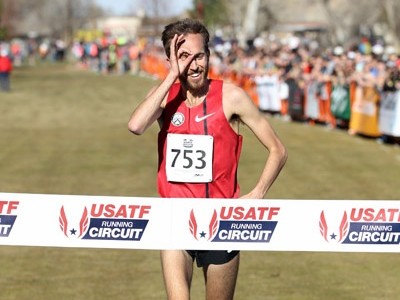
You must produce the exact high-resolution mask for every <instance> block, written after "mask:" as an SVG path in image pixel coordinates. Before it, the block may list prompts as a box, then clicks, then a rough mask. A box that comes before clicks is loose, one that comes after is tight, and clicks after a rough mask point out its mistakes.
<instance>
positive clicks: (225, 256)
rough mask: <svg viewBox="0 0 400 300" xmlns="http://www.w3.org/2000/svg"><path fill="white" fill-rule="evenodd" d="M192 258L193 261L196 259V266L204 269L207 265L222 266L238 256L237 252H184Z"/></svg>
mask: <svg viewBox="0 0 400 300" xmlns="http://www.w3.org/2000/svg"><path fill="white" fill-rule="evenodd" d="M186 252H187V253H189V255H190V256H191V257H192V259H193V261H194V260H195V259H196V264H197V266H198V267H199V268H200V267H206V266H208V265H222V264H225V263H227V262H229V261H231V260H232V259H233V258H235V257H236V255H238V254H239V251H230V252H228V251H216V250H215V251H209V250H186Z"/></svg>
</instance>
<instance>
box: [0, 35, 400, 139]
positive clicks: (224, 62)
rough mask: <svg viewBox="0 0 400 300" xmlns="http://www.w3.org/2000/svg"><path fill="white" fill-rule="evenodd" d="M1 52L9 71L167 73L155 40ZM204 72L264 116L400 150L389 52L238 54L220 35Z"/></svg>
mask: <svg viewBox="0 0 400 300" xmlns="http://www.w3.org/2000/svg"><path fill="white" fill-rule="evenodd" d="M0 48H1V49H0V50H3V53H5V52H7V53H9V57H10V58H12V59H13V63H14V65H15V66H19V65H21V64H22V63H23V62H27V63H28V64H30V65H34V64H35V63H37V62H38V61H39V62H40V61H53V62H56V61H64V60H66V58H68V61H69V62H71V61H72V62H73V63H75V64H76V65H77V66H79V67H80V68H82V69H86V70H90V71H93V72H97V73H101V74H125V73H128V74H134V75H135V74H146V75H151V76H154V77H158V78H161V77H163V76H165V75H166V72H167V71H168V65H167V61H166V59H165V53H164V50H163V47H162V45H161V43H160V41H158V40H154V39H137V40H126V39H111V38H109V37H104V38H102V39H99V40H96V41H90V42H84V41H75V42H74V43H73V44H72V46H71V47H70V49H69V51H67V47H66V46H65V43H64V42H63V41H62V40H53V41H52V40H46V39H45V40H42V41H41V42H37V41H35V40H31V39H27V40H25V41H20V40H17V41H15V42H10V43H4V42H3V43H0ZM209 72H210V77H211V78H224V79H225V80H226V79H228V80H231V81H234V82H235V83H237V84H238V85H240V86H241V87H243V88H244V89H245V90H246V91H247V92H248V94H249V95H250V97H251V98H252V99H253V100H254V102H255V103H256V104H257V105H258V107H259V109H260V110H261V111H263V112H265V113H266V114H271V115H274V116H277V117H281V118H282V119H283V120H285V121H296V122H304V123H307V124H310V125H314V124H320V125H324V126H327V127H328V128H342V129H345V130H348V132H349V134H352V135H355V134H356V135H362V136H366V137H371V138H376V139H377V140H378V141H382V142H385V143H396V144H398V143H399V137H400V100H398V98H399V97H398V94H399V93H398V91H399V90H400V56H399V55H398V53H397V52H396V50H395V49H394V48H393V47H387V46H384V45H383V44H381V43H379V42H378V43H375V44H371V43H370V42H369V40H368V39H365V38H363V39H360V41H359V42H358V43H356V44H354V45H353V46H351V47H347V48H344V47H341V46H337V47H332V48H324V47H320V46H319V45H318V43H317V42H316V41H315V40H311V39H306V38H299V37H295V36H292V37H290V38H288V39H277V38H276V37H273V36H266V37H258V38H256V39H254V40H253V41H251V42H249V43H248V44H247V45H246V46H245V47H243V46H240V45H239V43H238V42H237V41H236V40H234V39H224V38H223V37H222V35H221V34H220V33H218V34H217V35H215V36H214V37H213V39H212V41H211V56H210V70H209ZM382 108H385V109H386V111H385V112H386V114H382V113H381V112H382ZM388 111H389V114H388ZM385 118H386V119H387V118H390V120H385ZM389 123H390V124H389ZM388 124H389V125H388ZM390 126H391V128H389V129H388V127H390Z"/></svg>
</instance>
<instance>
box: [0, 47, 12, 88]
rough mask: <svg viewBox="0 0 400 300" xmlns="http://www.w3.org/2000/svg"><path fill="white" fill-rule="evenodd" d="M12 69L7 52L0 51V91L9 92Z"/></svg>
mask: <svg viewBox="0 0 400 300" xmlns="http://www.w3.org/2000/svg"><path fill="white" fill-rule="evenodd" d="M12 69H13V65H12V61H11V59H10V57H9V56H8V52H7V50H4V49H3V50H1V51H0V90H2V91H6V92H8V91H10V75H11V71H12Z"/></svg>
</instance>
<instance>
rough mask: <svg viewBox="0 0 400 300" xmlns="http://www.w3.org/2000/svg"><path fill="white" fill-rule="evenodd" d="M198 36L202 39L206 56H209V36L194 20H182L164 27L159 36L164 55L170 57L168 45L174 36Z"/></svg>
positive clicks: (203, 27) (201, 25)
mask: <svg viewBox="0 0 400 300" xmlns="http://www.w3.org/2000/svg"><path fill="white" fill-rule="evenodd" d="M190 33H191V34H200V35H201V36H202V37H203V41H204V48H205V51H206V53H207V55H210V49H209V48H208V43H209V41H210V34H209V33H208V30H207V28H206V27H205V26H204V25H203V24H202V23H201V22H200V21H198V20H195V19H188V18H187V19H183V20H180V21H177V22H174V23H171V24H169V25H167V26H165V28H164V31H163V33H162V36H161V40H162V42H163V46H164V49H165V54H166V55H167V57H168V58H169V57H170V45H171V40H172V39H173V37H174V35H175V34H177V35H181V34H183V35H185V34H190Z"/></svg>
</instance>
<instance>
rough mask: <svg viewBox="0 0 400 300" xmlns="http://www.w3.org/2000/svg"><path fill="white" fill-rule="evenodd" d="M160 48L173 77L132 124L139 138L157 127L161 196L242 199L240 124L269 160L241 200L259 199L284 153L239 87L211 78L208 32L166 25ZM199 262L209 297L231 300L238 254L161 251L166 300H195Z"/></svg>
mask: <svg viewBox="0 0 400 300" xmlns="http://www.w3.org/2000/svg"><path fill="white" fill-rule="evenodd" d="M162 41H163V45H164V49H165V52H166V55H167V60H168V62H169V64H170V70H169V73H168V75H167V76H166V78H165V79H164V80H163V81H162V82H161V83H160V84H159V85H158V86H157V87H155V88H153V89H152V90H151V91H150V92H149V94H148V95H147V96H146V98H145V99H144V100H143V101H142V102H141V103H140V104H139V105H138V107H137V108H136V109H135V110H134V112H133V114H132V116H131V119H130V121H129V125H128V126H129V130H130V131H132V132H133V133H134V134H137V135H140V134H142V133H144V132H145V131H146V129H147V128H149V126H150V125H152V124H153V123H154V122H155V121H156V120H157V121H158V123H159V126H160V133H159V137H158V152H159V171H158V191H159V194H160V196H161V197H174V198H175V197H183V198H238V197H239V192H240V191H239V185H238V182H237V178H236V176H237V167H238V161H239V156H240V151H241V145H242V136H241V135H239V123H240V122H243V123H244V124H246V125H247V126H248V127H249V128H250V129H251V130H252V131H253V132H254V134H255V135H256V137H257V138H258V139H259V141H260V142H261V143H262V144H263V145H264V147H265V148H266V149H267V150H268V151H269V155H268V158H267V161H266V163H265V167H264V169H263V171H262V174H261V176H260V178H259V180H258V182H257V183H256V184H255V186H254V188H253V189H252V190H251V191H250V192H249V193H248V194H246V195H243V196H242V198H247V199H250V198H252V199H262V198H263V197H264V195H265V194H266V193H267V191H268V189H269V188H270V186H271V185H272V183H273V182H274V180H275V179H276V178H277V176H278V174H279V172H280V170H281V169H282V167H283V165H284V164H285V162H286V158H287V153H286V149H285V147H284V146H283V144H282V143H281V141H280V140H279V138H278V137H277V135H276V134H275V132H274V131H273V129H272V128H271V126H270V125H269V123H268V121H267V119H266V118H265V117H264V116H263V115H262V114H261V113H260V112H259V110H258V108H257V107H256V106H255V105H254V104H253V102H252V100H251V99H250V98H249V96H248V95H247V94H246V93H245V92H244V91H243V90H242V89H241V88H239V87H237V86H235V85H233V84H231V83H226V82H222V81H219V80H212V79H209V78H208V76H207V75H208V66H209V58H210V50H209V48H208V42H209V33H208V31H207V29H206V28H205V27H204V25H203V24H202V23H200V22H199V21H196V20H192V19H184V20H181V21H178V22H175V23H172V24H169V25H167V26H166V27H165V29H164V31H163V33H162ZM177 80H179V83H177ZM185 145H186V146H187V145H190V147H191V148H190V149H191V151H192V152H190V151H187V148H186V147H185ZM185 150H186V151H185ZM194 260H196V263H197V265H198V266H199V267H202V268H203V271H204V278H205V283H206V298H207V299H208V300H210V299H218V300H223V299H233V295H234V291H235V285H236V278H237V275H238V268H239V252H238V251H185V250H164V251H161V263H162V269H163V276H164V283H165V287H166V291H167V296H168V299H189V298H190V285H191V280H192V274H193V262H194Z"/></svg>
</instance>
